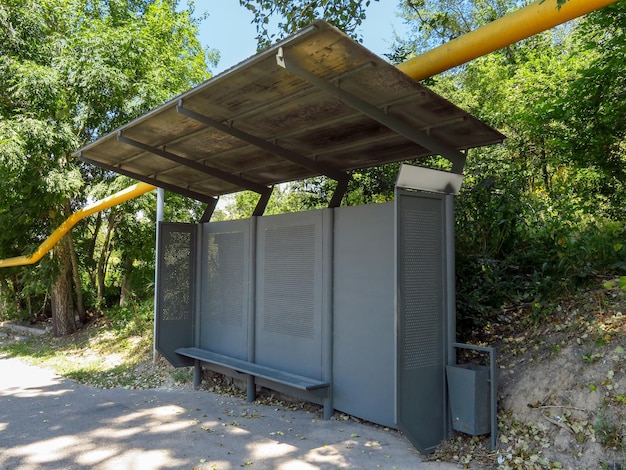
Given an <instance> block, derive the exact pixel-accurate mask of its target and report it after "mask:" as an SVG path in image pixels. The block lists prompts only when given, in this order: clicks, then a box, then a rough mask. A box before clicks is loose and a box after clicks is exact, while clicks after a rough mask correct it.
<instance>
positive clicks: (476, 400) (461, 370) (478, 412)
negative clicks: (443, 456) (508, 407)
mask: <svg viewBox="0 0 626 470" xmlns="http://www.w3.org/2000/svg"><path fill="white" fill-rule="evenodd" d="M446 375H447V378H448V393H449V397H450V411H451V413H452V427H453V428H454V430H455V431H461V432H464V433H466V434H471V435H473V436H478V435H481V434H487V433H488V432H490V431H491V411H490V409H491V407H490V385H489V367H488V366H481V365H477V364H457V365H453V366H446Z"/></svg>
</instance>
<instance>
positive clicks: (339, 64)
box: [78, 21, 504, 199]
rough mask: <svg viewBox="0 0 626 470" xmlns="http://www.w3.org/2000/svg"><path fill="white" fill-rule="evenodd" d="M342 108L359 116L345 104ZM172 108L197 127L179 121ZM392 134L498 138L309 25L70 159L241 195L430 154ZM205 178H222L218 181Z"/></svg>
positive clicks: (356, 48)
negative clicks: (251, 188)
mask: <svg viewBox="0 0 626 470" xmlns="http://www.w3.org/2000/svg"><path fill="white" fill-rule="evenodd" d="M279 51H280V52H281V53H282V54H283V55H284V57H285V58H286V59H288V60H289V61H291V62H293V63H296V64H297V66H298V67H299V68H300V69H302V70H304V71H305V73H306V74H312V75H310V76H313V77H314V78H315V80H320V79H321V80H323V83H327V84H331V85H332V86H333V87H334V88H333V89H337V90H341V94H340V95H338V96H332V95H331V94H329V90H326V91H324V90H323V89H322V88H320V87H319V86H317V85H316V83H317V82H315V80H314V81H310V80H307V79H306V76H304V77H301V76H298V75H297V74H296V73H293V71H290V70H289V67H283V66H281V65H280V64H279V63H278V62H277V54H278V53H279ZM330 91H332V90H330ZM346 96H348V97H355V98H356V99H357V100H360V102H362V103H365V107H363V108H357V107H354V106H353V105H351V104H348V103H350V101H349V100H346V98H345V97H346ZM179 105H180V106H182V107H183V108H184V109H183V110H182V111H185V110H189V111H191V112H193V113H195V114H196V115H200V116H201V117H202V118H203V122H201V121H199V120H197V119H198V118H197V116H196V115H194V114H189V113H187V115H184V114H182V112H180V111H179V110H178V109H177V107H178V106H179ZM370 109H375V110H377V111H382V112H383V113H384V114H382V115H383V116H389V117H390V118H391V120H386V119H381V118H380V116H381V114H376V113H375V114H376V115H372V114H371V113H370V112H368V110H370ZM394 120H395V121H394ZM393 122H401V123H402V124H403V125H405V126H409V127H410V129H411V130H412V133H413V132H414V133H415V135H427V136H429V138H435V139H437V142H440V143H441V144H442V145H444V148H451V149H452V150H453V151H455V152H456V151H458V150H463V149H468V148H473V147H478V146H482V145H490V144H493V143H496V142H501V141H502V140H503V138H504V136H503V135H502V134H500V133H499V132H498V131H496V130H494V129H492V128H491V127H489V126H487V125H486V124H484V123H483V122H481V121H479V120H478V119H476V118H474V117H473V116H471V115H470V114H468V113H466V112H465V111H463V110H461V109H460V108H458V107H457V106H455V105H453V104H452V103H450V102H449V101H447V100H445V99H444V98H442V97H440V96H438V95H437V94H435V93H433V92H432V91H430V90H429V89H427V88H426V87H424V86H422V85H421V84H420V83H418V82H416V81H415V80H413V79H412V78H410V77H409V76H407V75H405V74H404V73H402V72H400V71H399V70H398V69H396V68H395V67H393V66H391V65H390V64H388V63H387V62H385V61H384V60H383V59H381V58H379V57H377V56H376V55H374V54H373V53H371V52H370V51H368V50H367V49H366V48H364V47H363V46H361V45H360V44H358V43H356V42H354V41H353V40H352V39H350V38H349V37H348V36H346V35H345V34H343V33H342V32H340V31H339V30H337V29H335V28H333V27H332V26H330V25H328V24H327V23H325V22H323V21H316V22H315V23H313V24H312V25H311V26H309V27H308V28H305V29H304V30H302V31H301V32H299V33H296V34H295V35H293V36H291V37H290V38H288V39H286V40H284V41H282V42H280V43H279V44H277V45H275V46H273V47H272V48H270V49H268V50H266V51H264V52H262V53H260V54H258V55H256V56H254V57H252V58H250V59H248V60H247V61H245V62H243V63H241V64H239V65H238V66H236V67H233V68H232V69H230V70H228V71H226V72H224V73H222V74H220V75H218V76H216V77H214V78H212V79H211V80H208V81H207V82H205V83H203V84H201V85H199V86H198V87H196V88H194V89H193V90H190V91H189V92H187V93H185V94H183V95H181V96H180V97H178V98H176V99H174V100H172V101H170V102H168V103H166V104H164V105H163V106H161V107H159V108H157V109H155V110H153V111H151V112H149V113H147V114H146V115H144V116H142V117H140V118H138V119H136V120H134V121H132V122H130V123H129V124H127V125H125V126H123V127H121V128H120V129H117V130H116V131H115V132H112V133H110V134H108V135H106V136H104V137H102V138H100V139H98V140H97V141H95V142H94V143H92V144H90V145H88V146H86V147H84V148H82V149H81V150H79V152H78V153H79V154H80V155H81V156H82V157H83V158H84V159H85V160H86V161H90V162H93V163H95V164H97V165H98V164H99V165H101V166H103V167H105V168H108V169H113V170H115V169H118V170H119V171H120V172H121V173H123V174H128V175H131V176H132V175H135V177H136V178H137V179H141V180H144V181H145V180H146V179H149V180H150V181H154V182H156V184H158V183H159V181H161V182H165V183H166V184H167V185H168V188H169V189H170V190H172V189H173V190H176V188H179V189H180V192H181V194H189V193H190V191H191V192H192V194H196V195H200V196H202V197H203V198H205V196H206V197H212V196H219V195H222V194H228V193H232V192H237V191H240V190H242V189H245V187H243V186H239V185H238V184H234V183H239V182H240V181H243V180H246V181H249V182H253V183H254V184H259V183H260V184H262V185H264V186H271V185H274V184H277V183H282V182H287V181H293V180H296V179H303V178H307V177H312V176H318V175H320V174H329V175H332V176H333V177H336V176H337V174H338V172H339V171H350V170H354V169H362V168H368V167H372V166H378V165H382V164H385V163H390V162H396V161H402V160H409V159H415V158H420V157H424V156H428V155H432V154H433V153H435V152H434V151H433V150H432V149H429V148H426V146H427V145H426V144H425V143H424V142H423V141H420V140H419V139H414V138H408V137H407V134H406V132H404V133H402V132H399V131H398V130H397V129H394V126H393V125H391V124H390V123H393ZM120 134H121V135H122V136H123V137H122V139H121V140H120V139H118V135H120ZM409 137H411V136H409ZM129 139H131V140H132V141H135V142H138V143H139V145H140V146H139V147H137V146H136V145H135V146H133V145H132V143H131V144H129ZM416 142H420V143H416ZM146 146H147V147H146ZM172 155H174V158H173V159H174V161H172V158H171V156H172ZM444 156H445V155H444ZM166 157H169V159H168V158H166ZM207 168H210V169H217V170H219V171H220V172H223V173H221V174H220V175H221V176H223V175H224V173H227V174H228V176H229V178H227V180H229V181H224V179H221V178H219V177H216V176H215V174H211V173H210V172H207V171H206V170H207ZM230 175H232V176H233V178H234V179H233V178H230ZM233 181H234V183H233ZM205 199H206V198H205Z"/></svg>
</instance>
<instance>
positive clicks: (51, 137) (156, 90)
mask: <svg viewBox="0 0 626 470" xmlns="http://www.w3.org/2000/svg"><path fill="white" fill-rule="evenodd" d="M0 31H2V33H3V41H2V42H0V80H2V83H4V84H5V85H6V86H3V87H1V88H0V180H1V181H2V185H0V224H1V225H2V226H3V227H11V230H2V231H0V258H5V257H12V256H18V255H27V254H29V253H30V252H32V251H33V250H34V249H35V248H36V247H37V246H38V245H39V244H40V243H41V241H42V240H43V239H45V238H46V237H47V236H48V235H49V234H50V233H51V232H52V230H53V229H54V228H56V227H57V226H58V225H59V224H60V223H61V222H62V221H63V220H64V219H65V218H66V217H67V216H68V215H69V214H70V213H71V211H72V210H75V209H76V208H79V207H82V206H84V205H85V204H86V203H87V202H88V201H91V200H93V199H99V198H101V197H103V196H108V195H110V194H111V193H112V192H113V191H114V190H115V189H122V187H121V186H120V185H119V184H117V183H120V184H122V183H123V184H126V185H128V184H129V180H128V179H118V180H117V182H116V181H115V180H113V179H112V178H111V175H109V174H107V173H106V172H102V171H99V170H94V169H93V168H90V167H88V166H85V165H81V164H80V163H79V162H77V161H76V158H75V156H74V155H73V154H72V152H74V151H75V150H76V149H77V148H79V147H80V146H81V145H84V144H86V143H88V142H89V141H91V140H93V139H94V138H96V137H98V136H100V135H102V134H104V133H106V132H110V131H111V130H113V129H114V128H116V127H118V126H119V125H121V124H123V123H126V122H128V121H129V120H131V119H132V118H134V117H137V116H138V115H140V114H142V113H144V112H146V111H148V110H149V109H152V108H154V107H156V106H158V105H160V104H162V103H163V102H165V101H166V100H168V99H170V98H172V97H173V96H175V95H177V94H180V93H182V92H184V91H187V90H188V89H189V88H191V87H192V86H193V85H196V84H198V83H200V82H202V81H204V80H206V79H207V78H208V77H209V73H208V69H207V65H208V63H209V62H213V63H214V60H215V58H216V55H215V52H214V51H204V50H203V49H202V47H201V46H200V43H199V42H198V39H197V20H196V19H194V18H193V11H192V10H188V9H181V8H179V7H178V5H177V2H175V1H169V0H164V1H148V0H121V1H115V2H108V1H101V0H71V1H62V0H47V1H45V2H38V1H37V2H36V1H34V0H26V1H24V0H19V1H18V0H1V1H0ZM99 183H102V184H99ZM152 199H154V196H152ZM149 200H150V196H145V197H144V198H142V200H141V201H134V202H133V203H129V204H127V206H126V210H127V211H133V212H124V211H120V210H119V209H118V208H114V209H111V210H110V211H108V212H107V213H105V214H98V215H97V216H96V217H94V218H90V219H88V220H85V221H84V222H83V223H81V224H80V225H79V226H78V227H77V228H76V229H75V230H74V233H75V237H76V243H75V246H76V248H77V250H78V254H77V259H79V260H80V261H81V262H82V266H80V267H82V268H84V269H86V270H87V276H84V275H83V276H81V277H82V278H83V279H85V280H88V281H89V282H87V283H85V285H82V286H75V288H76V290H79V289H81V290H82V288H83V287H88V289H90V290H92V291H94V292H92V293H90V292H87V294H88V295H87V296H86V298H87V299H89V298H94V299H95V298H97V297H98V296H99V295H101V294H102V293H101V292H98V293H95V291H96V285H97V284H99V282H100V279H101V278H103V277H104V276H107V272H108V269H109V267H110V265H109V263H111V265H112V266H114V267H116V268H117V269H118V272H117V273H109V274H112V275H111V276H109V277H108V279H115V278H117V279H118V280H122V279H126V280H127V279H130V278H131V277H132V274H133V273H130V271H132V270H133V268H139V267H142V266H145V265H146V263H144V260H147V261H148V263H147V265H151V261H150V260H151V259H153V256H152V253H151V250H153V246H154V233H155V228H154V223H153V222H152V221H153V220H154V216H153V209H151V210H149V209H148V207H147V204H148V201H149ZM183 206H187V207H186V208H185V209H184V210H183V211H182V212H183V213H187V212H191V213H193V210H192V208H195V206H197V204H193V203H192V204H183ZM176 207H177V208H178V209H180V207H181V205H180V204H178V205H176ZM194 210H196V211H197V209H194ZM142 211H143V214H144V215H145V214H147V215H146V216H145V217H143V216H141V215H140V214H141V213H142ZM138 214H139V215H138ZM103 231H104V233H103ZM59 258H60V257H58V256H56V255H55V256H54V258H47V257H46V258H45V259H44V260H43V261H42V262H41V263H40V265H38V266H37V267H36V268H34V267H26V268H13V269H11V270H6V269H5V270H2V271H0V279H1V278H4V279H10V282H9V283H7V284H6V285H7V286H8V287H9V288H10V289H13V291H14V294H15V295H14V297H15V299H16V303H15V305H16V308H17V309H18V310H22V309H23V308H25V307H26V306H25V304H26V303H27V302H26V301H30V300H33V294H32V292H33V291H34V290H35V287H36V288H37V289H40V288H41V287H42V286H43V287H44V292H45V293H46V294H48V293H49V285H50V284H51V282H52V280H53V279H54V278H55V276H56V272H57V266H60V265H63V266H65V267H67V266H68V264H69V260H68V259H67V256H64V257H63V259H59ZM39 266H42V268H40V267H39ZM148 267H150V266H148ZM124 268H127V269H126V271H128V272H127V274H129V276H126V277H123V275H120V274H119V273H120V272H122V270H123V269H124ZM134 271H135V273H134V274H135V275H137V274H139V271H140V270H139V269H134ZM34 272H36V276H30V274H31V273H34ZM135 277H136V278H137V279H136V280H135V285H136V286H137V287H139V286H145V288H144V292H147V290H148V288H149V284H150V283H149V282H145V281H146V277H145V271H144V273H143V275H141V276H135ZM35 280H36V282H37V283H36V285H33V286H32V287H31V286H30V285H29V283H30V282H35ZM129 282H132V279H131V281H129ZM120 286H121V282H120V283H118V289H119V288H120ZM98 289H99V290H101V289H100V288H98ZM91 294H93V295H91ZM43 303H44V304H45V302H43ZM92 306H93V304H92ZM29 310H30V309H29Z"/></svg>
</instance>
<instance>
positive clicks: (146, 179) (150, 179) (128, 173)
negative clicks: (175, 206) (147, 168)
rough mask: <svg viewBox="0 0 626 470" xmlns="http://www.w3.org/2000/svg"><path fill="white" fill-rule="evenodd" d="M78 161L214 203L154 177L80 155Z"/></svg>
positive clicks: (200, 194)
mask: <svg viewBox="0 0 626 470" xmlns="http://www.w3.org/2000/svg"><path fill="white" fill-rule="evenodd" d="M80 159H81V160H82V161H84V162H85V163H90V164H92V165H94V166H99V167H100V168H104V169H105V170H109V171H112V172H114V173H119V174H120V175H124V176H128V177H129V178H133V179H136V180H138V181H142V182H144V183H148V184H152V185H154V186H157V187H159V188H163V189H167V190H168V191H171V192H173V193H177V194H182V195H183V196H187V197H189V198H191V199H195V200H196V201H200V202H204V203H206V204H212V203H213V202H214V201H215V198H214V197H213V196H208V195H206V194H202V193H198V192H196V191H193V190H190V189H185V188H181V187H180V186H176V185H173V184H169V183H166V182H165V181H160V180H158V179H156V178H154V177H150V176H146V175H142V174H140V173H135V172H134V171H129V170H125V169H123V168H122V167H118V166H114V165H109V164H108V163H104V162H99V161H95V160H91V159H89V158H87V157H85V156H83V155H82V154H81V155H80Z"/></svg>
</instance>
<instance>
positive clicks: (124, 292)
mask: <svg viewBox="0 0 626 470" xmlns="http://www.w3.org/2000/svg"><path fill="white" fill-rule="evenodd" d="M131 269H133V260H132V258H131V257H129V256H127V257H126V260H125V262H124V275H123V276H122V289H121V292H120V307H126V305H127V304H128V299H129V297H130V270H131Z"/></svg>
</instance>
